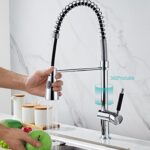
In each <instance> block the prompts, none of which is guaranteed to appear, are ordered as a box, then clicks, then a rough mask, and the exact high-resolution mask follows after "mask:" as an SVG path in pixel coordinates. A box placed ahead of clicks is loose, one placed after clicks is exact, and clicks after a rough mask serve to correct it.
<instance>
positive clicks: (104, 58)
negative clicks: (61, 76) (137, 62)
mask: <svg viewBox="0 0 150 150" xmlns="http://www.w3.org/2000/svg"><path fill="white" fill-rule="evenodd" d="M79 6H86V7H88V8H91V9H92V10H93V11H94V12H95V14H96V16H97V19H98V22H99V29H100V37H101V39H100V41H101V66H100V67H99V68H100V69H99V68H98V69H99V70H101V77H100V78H101V85H102V88H103V89H104V90H103V92H102V94H101V103H102V105H101V111H102V112H104V114H105V112H109V110H108V90H105V89H107V88H108V68H109V62H108V54H107V40H106V34H105V29H104V24H103V23H104V22H103V16H102V13H101V11H100V8H98V5H96V4H95V3H94V2H91V1H90V0H87V1H82V0H77V1H73V2H72V3H70V4H69V5H67V6H66V7H65V8H64V9H63V10H62V12H61V13H60V16H59V17H58V20H57V22H56V26H55V31H54V43H53V51H52V59H51V66H55V55H56V49H57V41H58V37H59V32H60V28H61V25H62V22H63V20H64V18H65V16H66V15H67V14H68V13H69V12H70V11H71V10H72V9H74V8H76V7H79ZM91 70H92V69H90V70H89V68H82V69H79V70H78V69H70V70H66V71H65V70H59V71H62V72H63V71H64V72H77V71H91ZM94 70H95V69H94ZM53 76H54V75H53V74H52V77H51V82H52V81H53V80H54V79H53ZM52 83H53V82H52ZM48 96H49V95H48ZM56 97H57V96H56V95H55V94H53V91H51V100H55V99H57V98H56ZM105 115H106V114H105ZM98 116H100V117H101V131H102V138H103V139H110V138H109V122H111V120H112V122H113V123H115V124H117V123H118V122H119V121H120V120H121V119H120V117H119V118H115V117H114V118H113V115H112V116H111V114H109V116H107V117H108V120H107V119H106V118H107V117H103V114H100V115H98ZM115 119H116V120H115Z"/></svg>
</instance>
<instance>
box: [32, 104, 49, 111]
mask: <svg viewBox="0 0 150 150" xmlns="http://www.w3.org/2000/svg"><path fill="white" fill-rule="evenodd" d="M34 109H37V110H47V106H44V105H37V106H35V107H34Z"/></svg>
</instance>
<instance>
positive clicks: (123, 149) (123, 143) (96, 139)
mask: <svg viewBox="0 0 150 150" xmlns="http://www.w3.org/2000/svg"><path fill="white" fill-rule="evenodd" d="M6 118H13V117H12V116H10V115H6V114H1V113H0V120H2V119H6ZM47 132H48V133H49V134H50V135H51V137H52V139H54V140H58V141H61V142H65V143H67V144H69V145H75V146H79V147H81V148H86V149H88V150H115V149H119V150H127V149H131V150H150V141H145V140H139V139H135V138H129V137H125V136H119V135H115V134H111V138H112V139H111V140H109V141H103V140H101V139H100V135H101V133H100V131H96V130H90V129H85V128H79V127H75V126H70V125H64V124H61V126H60V129H56V130H47Z"/></svg>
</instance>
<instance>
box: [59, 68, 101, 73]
mask: <svg viewBox="0 0 150 150" xmlns="http://www.w3.org/2000/svg"><path fill="white" fill-rule="evenodd" d="M96 70H102V67H93V68H74V69H59V70H57V71H58V72H63V73H64V72H82V71H96Z"/></svg>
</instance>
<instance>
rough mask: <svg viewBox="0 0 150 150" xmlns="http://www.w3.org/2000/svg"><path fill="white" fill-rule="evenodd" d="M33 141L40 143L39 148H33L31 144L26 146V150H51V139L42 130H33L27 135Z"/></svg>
mask: <svg viewBox="0 0 150 150" xmlns="http://www.w3.org/2000/svg"><path fill="white" fill-rule="evenodd" d="M29 136H31V137H32V138H33V139H35V140H37V141H39V142H40V143H41V146H40V147H33V146H32V145H31V144H29V143H27V144H26V150H51V149H52V139H51V137H50V136H49V135H48V134H47V133H46V132H44V131H42V130H34V131H32V132H30V133H29Z"/></svg>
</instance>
